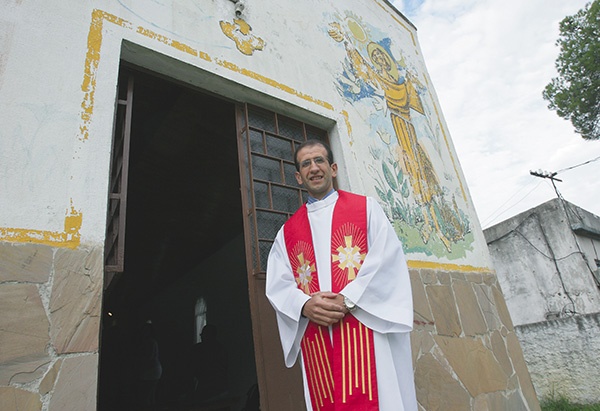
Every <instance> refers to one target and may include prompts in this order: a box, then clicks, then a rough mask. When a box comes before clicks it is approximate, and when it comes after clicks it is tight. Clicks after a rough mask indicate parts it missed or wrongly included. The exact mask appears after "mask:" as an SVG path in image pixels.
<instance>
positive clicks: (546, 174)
mask: <svg viewBox="0 0 600 411" xmlns="http://www.w3.org/2000/svg"><path fill="white" fill-rule="evenodd" d="M529 174H531V175H532V176H536V177H541V178H549V179H550V180H552V184H553V185H554V181H560V182H561V183H562V180H561V179H559V178H554V176H555V175H557V174H558V173H557V172H556V171H552V172H550V171H542V170H537V171H533V170H530V171H529Z"/></svg>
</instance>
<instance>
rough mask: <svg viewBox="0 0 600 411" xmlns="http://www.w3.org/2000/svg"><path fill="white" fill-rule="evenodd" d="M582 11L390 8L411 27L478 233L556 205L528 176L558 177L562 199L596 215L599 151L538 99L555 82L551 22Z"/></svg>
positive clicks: (532, 4) (517, 5)
mask: <svg viewBox="0 0 600 411" xmlns="http://www.w3.org/2000/svg"><path fill="white" fill-rule="evenodd" d="M586 2H587V1H586V0H502V1H500V0H404V1H402V0H395V1H391V3H392V4H394V6H395V7H396V8H397V9H398V10H399V11H401V12H402V13H403V14H404V15H405V16H406V17H408V19H409V20H410V21H411V22H412V23H413V24H414V25H415V26H416V27H417V37H418V40H419V44H420V47H421V51H422V52H423V57H424V59H425V65H426V66H427V71H428V73H429V75H430V78H431V80H432V83H433V87H434V89H435V92H436V94H437V97H438V99H439V102H440V105H441V108H442V112H443V114H444V118H445V120H446V123H447V125H448V129H449V131H450V135H451V137H452V141H453V144H454V147H455V149H456V152H457V156H458V159H459V161H460V164H461V167H462V170H463V173H464V175H465V179H466V182H467V186H468V188H469V192H470V194H471V198H472V199H473V203H474V205H475V209H476V211H477V215H478V217H479V221H480V222H481V225H482V227H483V228H484V229H485V228H487V227H490V226H492V225H494V224H497V223H499V222H501V221H504V220H506V219H508V218H510V217H512V216H514V215H516V214H519V213H521V212H523V211H526V210H528V209H530V208H533V207H536V206H537V205H539V204H542V203H544V202H546V201H548V200H551V199H553V198H556V196H557V194H556V192H555V190H554V188H553V186H552V184H551V181H550V180H548V179H544V178H539V177H534V176H532V175H530V173H529V171H530V170H540V169H541V170H543V171H548V172H555V171H559V173H558V174H557V175H556V178H559V179H561V180H562V182H556V187H557V188H558V191H559V192H560V194H561V195H562V197H563V198H564V199H565V200H567V201H569V202H571V203H573V204H575V205H577V206H579V207H581V208H583V209H585V210H588V211H590V212H592V213H594V214H596V215H600V178H599V174H600V173H599V171H600V141H586V140H584V139H583V138H581V136H580V135H579V134H576V133H575V131H574V129H573V126H572V125H571V123H570V122H569V121H568V120H564V119H562V118H560V117H559V116H558V115H557V114H556V112H555V111H552V110H550V109H548V108H547V107H548V102H547V101H546V100H544V99H543V98H542V91H543V90H544V87H545V86H546V84H548V83H549V82H550V81H551V79H552V78H553V77H556V76H557V75H558V73H557V71H556V69H555V66H554V62H555V60H556V57H557V56H558V53H559V48H558V46H556V40H557V39H558V35H559V31H558V25H559V22H560V21H561V20H562V19H563V18H564V17H565V16H567V15H573V14H575V13H576V12H577V11H578V10H579V9H581V8H583V6H585V4H586ZM590 160H595V161H592V162H590V163H588V164H585V165H581V166H579V165H580V164H582V163H585V162H587V161H590ZM574 166H575V167H574ZM570 167H574V168H572V169H569V170H565V169H568V168H570ZM563 170H564V171H563Z"/></svg>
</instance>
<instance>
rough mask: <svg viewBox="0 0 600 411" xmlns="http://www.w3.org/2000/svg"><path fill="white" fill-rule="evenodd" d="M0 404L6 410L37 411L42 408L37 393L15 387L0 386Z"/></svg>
mask: <svg viewBox="0 0 600 411" xmlns="http://www.w3.org/2000/svg"><path fill="white" fill-rule="evenodd" d="M0 404H1V406H2V409H3V410H6V411H10V410H18V411H39V410H41V409H42V401H41V399H40V396H39V395H38V394H35V393H33V392H29V391H25V390H21V389H19V388H15V387H0Z"/></svg>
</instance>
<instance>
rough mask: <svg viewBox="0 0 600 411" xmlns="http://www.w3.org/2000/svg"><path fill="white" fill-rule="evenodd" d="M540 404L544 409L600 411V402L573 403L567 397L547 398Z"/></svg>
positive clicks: (548, 410) (556, 410) (547, 410)
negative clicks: (587, 403)
mask: <svg viewBox="0 0 600 411" xmlns="http://www.w3.org/2000/svg"><path fill="white" fill-rule="evenodd" d="M540 405H541V407H542V411H600V404H589V405H581V404H573V403H571V402H569V400H567V399H566V398H558V399H554V398H553V399H547V400H544V401H542V402H541V404H540Z"/></svg>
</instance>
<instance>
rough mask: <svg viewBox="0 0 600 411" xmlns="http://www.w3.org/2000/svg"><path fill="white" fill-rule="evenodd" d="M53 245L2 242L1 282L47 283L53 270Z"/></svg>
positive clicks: (0, 258) (0, 257)
mask: <svg viewBox="0 0 600 411" xmlns="http://www.w3.org/2000/svg"><path fill="white" fill-rule="evenodd" d="M52 253H53V250H52V248H51V247H48V246H45V245H39V244H12V243H1V242H0V283H2V282H6V281H18V282H29V283H45V282H46V281H48V279H49V278H50V271H51V270H52V258H53V257H52Z"/></svg>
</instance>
